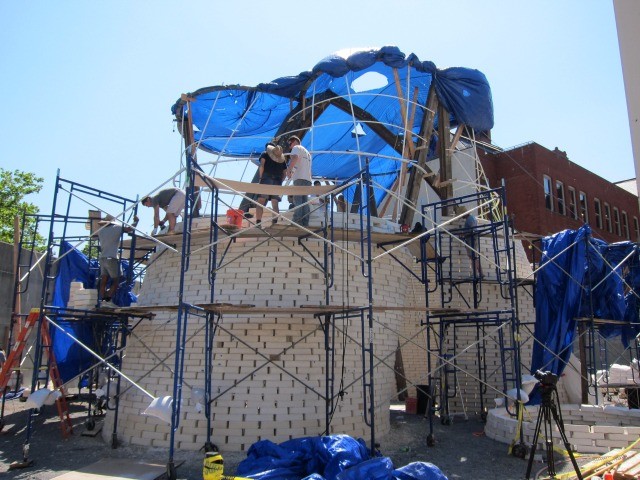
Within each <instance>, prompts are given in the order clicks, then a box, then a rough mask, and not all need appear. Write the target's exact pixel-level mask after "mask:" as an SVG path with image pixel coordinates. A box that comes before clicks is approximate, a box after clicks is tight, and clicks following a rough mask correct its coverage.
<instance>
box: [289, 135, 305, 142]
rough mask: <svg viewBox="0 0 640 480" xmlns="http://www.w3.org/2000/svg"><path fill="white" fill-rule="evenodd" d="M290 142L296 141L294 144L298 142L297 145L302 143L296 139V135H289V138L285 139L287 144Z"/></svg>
mask: <svg viewBox="0 0 640 480" xmlns="http://www.w3.org/2000/svg"><path fill="white" fill-rule="evenodd" d="M291 140H295V141H296V142H298V143H302V142H301V141H300V138H298V136H297V135H291V136H290V137H289V138H288V139H287V143H290V142H291Z"/></svg>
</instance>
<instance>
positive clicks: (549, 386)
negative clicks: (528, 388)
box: [525, 370, 582, 480]
mask: <svg viewBox="0 0 640 480" xmlns="http://www.w3.org/2000/svg"><path fill="white" fill-rule="evenodd" d="M534 377H536V378H537V379H538V380H540V389H541V394H542V403H541V405H540V410H539V411H538V420H537V421H536V429H535V431H534V434H533V442H532V443H531V454H530V456H529V464H528V465H527V475H526V477H525V478H526V479H527V480H529V478H530V477H529V476H530V475H531V467H532V465H533V457H534V456H535V454H536V448H537V446H538V437H539V436H540V427H541V426H542V424H543V423H544V438H545V447H546V450H547V469H548V471H549V478H556V467H555V462H554V458H553V437H552V433H553V425H552V424H551V418H552V417H553V420H554V421H555V422H556V426H557V427H558V431H559V432H560V437H561V438H562V442H563V443H564V448H565V449H566V450H567V453H568V454H569V458H570V459H571V463H572V464H573V468H574V470H575V471H576V475H577V476H578V479H579V480H582V474H581V473H580V468H579V467H578V463H577V462H576V459H575V457H574V456H573V452H572V451H571V445H569V440H567V435H566V434H565V432H564V423H563V421H562V414H561V413H560V409H558V408H557V407H556V402H555V401H554V398H553V393H554V392H555V394H556V396H555V398H556V399H557V400H558V403H560V398H559V397H558V390H557V389H556V383H558V376H557V375H556V374H554V373H551V372H541V371H540V370H538V371H537V372H536V373H535V374H534Z"/></svg>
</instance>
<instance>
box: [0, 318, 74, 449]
mask: <svg viewBox="0 0 640 480" xmlns="http://www.w3.org/2000/svg"><path fill="white" fill-rule="evenodd" d="M39 318H40V309H39V308H32V309H31V311H30V312H29V315H28V316H27V319H26V321H25V325H24V328H23V329H22V330H21V331H20V333H19V334H18V339H17V340H16V343H15V345H14V347H13V348H12V349H11V351H10V352H9V356H8V357H7V361H6V362H5V364H4V365H3V367H2V370H1V371H0V392H2V393H3V394H4V391H5V389H6V387H7V385H8V384H9V380H10V378H11V373H12V372H13V370H14V369H15V367H16V366H17V367H18V368H19V366H20V359H21V358H22V352H23V351H24V347H25V346H26V344H27V340H28V338H29V334H30V333H31V331H32V330H33V327H34V326H35V325H36V324H37V323H38V319H39ZM40 339H41V346H42V348H43V349H46V350H45V351H46V354H47V360H48V368H49V377H50V378H51V381H52V382H53V387H54V389H55V390H59V391H60V393H61V394H62V395H60V397H59V398H58V399H57V400H56V407H57V409H58V416H59V417H60V429H61V431H62V436H63V438H67V437H68V436H69V435H71V434H72V433H73V427H72V424H71V417H70V416H69V406H68V404H67V399H66V395H65V392H64V388H63V382H62V379H61V378H60V372H59V371H58V363H57V362H56V359H55V355H54V354H53V345H52V344H51V336H50V335H49V322H47V317H46V316H45V317H43V319H42V324H41V328H40Z"/></svg>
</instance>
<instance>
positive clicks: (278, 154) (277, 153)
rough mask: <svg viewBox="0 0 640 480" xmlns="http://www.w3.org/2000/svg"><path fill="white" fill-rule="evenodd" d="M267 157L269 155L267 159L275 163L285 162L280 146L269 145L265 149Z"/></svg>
mask: <svg viewBox="0 0 640 480" xmlns="http://www.w3.org/2000/svg"><path fill="white" fill-rule="evenodd" d="M267 155H269V158H271V160H273V161H274V162H276V163H284V162H285V159H284V155H283V154H282V147H281V146H280V145H277V146H275V147H274V146H273V145H269V146H268V147H267Z"/></svg>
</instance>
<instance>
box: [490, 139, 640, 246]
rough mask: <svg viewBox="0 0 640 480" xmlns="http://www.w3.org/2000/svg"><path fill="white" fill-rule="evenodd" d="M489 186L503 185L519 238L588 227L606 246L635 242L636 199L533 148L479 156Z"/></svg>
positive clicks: (561, 155) (638, 233) (638, 234)
mask: <svg viewBox="0 0 640 480" xmlns="http://www.w3.org/2000/svg"><path fill="white" fill-rule="evenodd" d="M478 154H479V158H480V161H481V163H482V166H483V169H484V172H485V175H486V176H487V179H488V180H489V183H490V185H491V186H497V185H500V182H501V181H502V179H504V180H505V185H506V195H507V207H508V211H509V212H510V214H511V215H512V216H513V219H514V227H515V228H516V230H517V231H519V232H525V233H531V234H537V235H542V236H546V235H550V234H554V233H557V232H560V231H562V230H565V229H568V228H569V229H577V228H579V227H580V226H581V225H582V224H583V223H588V224H589V225H590V226H591V229H592V231H593V235H594V236H595V237H597V238H601V239H603V240H604V241H606V242H608V243H613V242H620V241H624V240H631V241H634V242H638V241H640V224H639V221H640V209H639V207H638V197H637V196H636V195H633V194H632V193H630V192H628V191H627V190H625V189H623V188H621V187H619V186H618V185H616V184H614V183H611V182H609V181H607V180H605V179H604V178H602V177H600V176H598V175H596V174H595V173H592V172H590V171H589V170H587V169H585V168H583V167H581V166H580V165H577V164H576V163H573V162H571V161H570V160H569V159H568V158H567V154H566V152H563V151H561V150H558V148H556V149H554V150H549V149H547V148H545V147H543V146H542V145H539V144H537V143H535V142H532V143H527V144H524V145H520V146H517V147H514V148H511V149H509V150H503V151H491V150H484V151H479V152H478Z"/></svg>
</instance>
